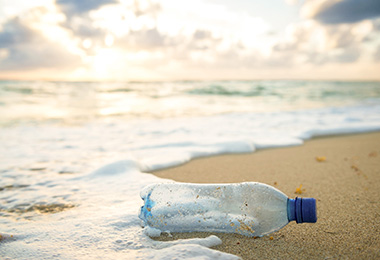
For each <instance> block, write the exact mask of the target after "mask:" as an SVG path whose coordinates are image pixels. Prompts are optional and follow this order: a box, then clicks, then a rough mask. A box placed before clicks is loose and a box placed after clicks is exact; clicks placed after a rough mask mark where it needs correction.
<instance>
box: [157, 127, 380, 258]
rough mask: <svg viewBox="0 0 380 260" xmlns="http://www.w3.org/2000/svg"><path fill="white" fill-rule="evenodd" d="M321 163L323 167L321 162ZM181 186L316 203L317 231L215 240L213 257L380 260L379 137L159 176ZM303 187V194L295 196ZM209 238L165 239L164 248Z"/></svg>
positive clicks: (308, 227)
mask: <svg viewBox="0 0 380 260" xmlns="http://www.w3.org/2000/svg"><path fill="white" fill-rule="evenodd" d="M316 157H325V160H324V161H323V159H324V158H322V161H318V160H316ZM154 174H155V175H157V176H159V177H163V178H170V179H173V180H176V181H179V182H195V183H229V182H245V181H256V182H262V183H266V184H269V185H272V186H274V187H276V188H278V189H279V190H281V191H282V192H284V193H285V194H287V195H288V196H289V197H295V196H301V197H314V198H316V199H317V208H318V210H317V211H318V221H317V223H315V224H310V223H304V224H296V223H295V222H292V223H289V224H288V225H287V226H285V227H284V228H283V229H281V230H280V231H278V232H275V233H272V234H271V235H269V236H265V237H262V238H256V239H254V238H248V237H244V236H240V235H234V234H220V233H218V234H215V235H217V236H218V237H220V238H221V239H222V241H223V244H222V245H220V246H217V247H215V249H217V250H220V251H224V252H228V253H232V254H235V255H238V256H240V257H242V258H243V259H380V133H379V132H376V133H367V134H359V135H347V136H331V137H324V138H316V139H313V140H310V141H307V142H306V143H305V144H304V145H302V146H295V147H287V148H276V149H266V150H259V151H256V152H255V153H250V154H231V155H221V156H215V157H208V158H200V159H196V160H193V161H191V162H189V163H187V164H185V165H182V166H179V167H173V168H170V169H165V170H161V171H157V172H154ZM300 185H302V188H301V191H302V194H295V192H296V190H297V188H299V187H300ZM207 235H210V233H177V234H173V237H167V236H164V235H162V236H161V237H160V238H159V239H160V240H173V239H181V238H189V237H204V236H207Z"/></svg>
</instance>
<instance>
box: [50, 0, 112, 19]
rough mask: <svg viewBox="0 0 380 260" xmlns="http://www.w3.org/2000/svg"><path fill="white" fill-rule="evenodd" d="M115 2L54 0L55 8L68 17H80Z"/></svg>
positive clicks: (102, 0)
mask: <svg viewBox="0 0 380 260" xmlns="http://www.w3.org/2000/svg"><path fill="white" fill-rule="evenodd" d="M116 3H118V1H116V0H83V1H81V0H80V1H78V0H56V4H57V6H58V7H59V8H60V9H61V10H62V11H63V12H64V13H65V14H66V15H67V16H69V17H71V16H73V15H82V14H84V13H87V12H89V11H91V10H96V9H99V8H100V7H101V6H103V5H108V4H116Z"/></svg>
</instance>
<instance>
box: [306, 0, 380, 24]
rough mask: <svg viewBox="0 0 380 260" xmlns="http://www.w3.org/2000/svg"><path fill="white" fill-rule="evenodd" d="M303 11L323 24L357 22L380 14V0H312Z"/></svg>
mask: <svg viewBox="0 0 380 260" xmlns="http://www.w3.org/2000/svg"><path fill="white" fill-rule="evenodd" d="M302 13H303V15H304V16H306V17H307V18H312V19H315V20H317V21H319V22H321V23H323V24H341V23H356V22H360V21H362V20H366V19H373V18H376V17H379V16H380V1H379V0H312V1H308V2H306V3H305V5H304V6H303V8H302Z"/></svg>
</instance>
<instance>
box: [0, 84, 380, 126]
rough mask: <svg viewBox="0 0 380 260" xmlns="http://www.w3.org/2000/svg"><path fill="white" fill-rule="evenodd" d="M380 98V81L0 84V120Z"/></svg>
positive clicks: (173, 113)
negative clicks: (0, 115)
mask: <svg viewBox="0 0 380 260" xmlns="http://www.w3.org/2000/svg"><path fill="white" fill-rule="evenodd" d="M379 97H380V83H379V82H318V81H215V82H213V81H198V82H197V81H184V82H180V81H179V82H109V83H99V82H28V81H25V82H24V81H2V82H0V113H1V114H2V117H1V119H0V120H1V121H0V123H1V124H3V125H4V124H9V123H14V122H19V121H21V122H23V121H45V120H54V121H58V122H66V123H73V122H74V123H75V122H85V121H89V120H90V121H91V120H94V119H105V118H106V119H108V118H115V117H116V118H117V117H122V118H125V119H134V118H141V117H144V118H168V117H189V116H190V117H193V116H205V115H215V114H222V113H232V112H273V111H283V110H299V109H309V108H318V107H325V106H344V105H352V104H354V103H355V102H361V101H363V100H369V99H376V98H379Z"/></svg>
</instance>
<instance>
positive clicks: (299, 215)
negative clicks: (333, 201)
mask: <svg viewBox="0 0 380 260" xmlns="http://www.w3.org/2000/svg"><path fill="white" fill-rule="evenodd" d="M316 204H317V203H316V200H315V199H314V198H298V197H296V198H295V199H288V220H289V221H293V220H295V221H296V222H297V223H315V222H317V205H316Z"/></svg>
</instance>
